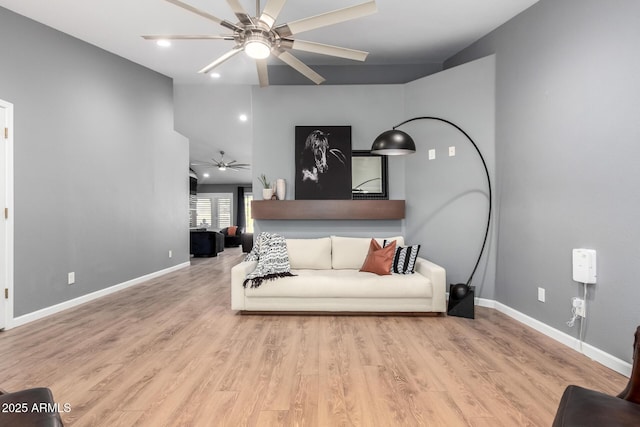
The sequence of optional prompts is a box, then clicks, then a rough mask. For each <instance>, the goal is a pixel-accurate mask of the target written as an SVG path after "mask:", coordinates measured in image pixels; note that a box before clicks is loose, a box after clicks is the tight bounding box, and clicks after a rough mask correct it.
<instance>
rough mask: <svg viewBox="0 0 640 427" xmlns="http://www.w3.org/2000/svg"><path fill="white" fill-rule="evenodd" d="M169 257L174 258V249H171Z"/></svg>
mask: <svg viewBox="0 0 640 427" xmlns="http://www.w3.org/2000/svg"><path fill="white" fill-rule="evenodd" d="M169 258H173V251H172V250H169Z"/></svg>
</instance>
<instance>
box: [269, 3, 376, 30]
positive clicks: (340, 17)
mask: <svg viewBox="0 0 640 427" xmlns="http://www.w3.org/2000/svg"><path fill="white" fill-rule="evenodd" d="M377 11H378V8H377V6H376V2H375V1H369V2H367V3H362V4H358V5H355V6H350V7H345V8H344V9H338V10H334V11H332V12H327V13H323V14H321V15H316V16H311V17H309V18H303V19H299V20H297V21H293V22H289V23H287V24H283V25H280V26H278V27H276V29H275V30H276V32H277V33H278V34H279V35H280V36H282V37H288V36H290V35H292V34H299V33H302V32H304V31H309V30H315V29H316V28H320V27H326V26H329V25H334V24H339V23H340V22H345V21H350V20H351V19H356V18H361V17H363V16H367V15H371V14H372V13H375V12H377Z"/></svg>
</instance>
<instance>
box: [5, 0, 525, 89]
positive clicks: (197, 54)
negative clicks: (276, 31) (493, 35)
mask: <svg viewBox="0 0 640 427" xmlns="http://www.w3.org/2000/svg"><path fill="white" fill-rule="evenodd" d="M184 1H185V2H187V3H190V4H191V5H193V6H195V7H198V8H200V9H203V10H205V11H207V12H209V13H211V14H213V15H215V16H217V17H219V18H223V19H226V20H229V21H231V22H237V19H236V18H235V16H234V15H233V13H232V12H231V9H230V7H229V5H228V4H227V2H226V1H225V0H184ZM364 1H365V0H322V1H310V0H289V1H288V2H287V3H286V4H285V6H284V8H283V10H282V12H281V14H280V16H279V17H278V21H277V22H278V24H281V23H285V22H289V21H293V20H296V19H301V18H305V17H308V16H314V15H318V14H321V13H324V12H328V11H332V10H335V9H341V8H343V7H347V6H352V5H355V4H359V3H363V2H364ZM536 1H537V0H482V1H478V0H404V1H401V0H377V1H376V4H377V6H378V13H376V14H374V15H370V16H367V17H364V18H360V19H357V20H353V21H348V22H345V23H342V24H337V25H333V26H330V27H325V28H322V29H317V30H313V31H308V32H305V33H302V34H300V35H299V36H298V37H297V38H299V39H303V40H310V41H315V42H320V43H326V44H332V45H338V46H344V47H349V48H354V49H359V50H365V51H369V52H370V55H369V57H368V58H367V61H366V63H367V64H416V63H441V62H442V61H444V60H445V59H447V58H448V57H449V56H451V55H452V54H454V53H456V52H458V51H459V50H461V49H463V48H464V47H466V46H468V45H469V44H470V43H472V42H473V41H475V40H477V39H478V38H480V37H482V36H483V35H485V34H487V33H488V32H490V31H491V30H493V29H494V28H496V27H498V26H499V25H501V24H502V23H504V22H506V21H507V20H509V19H510V18H512V17H513V16H515V15H516V14H518V13H520V12H522V11H523V10H525V9H527V8H528V7H530V6H531V5H533V4H534V3H536ZM265 2H266V0H262V1H261V7H264V4H265ZM241 3H242V4H243V5H244V7H245V10H247V11H248V12H249V13H254V12H255V7H256V2H255V1H254V0H241ZM0 6H2V7H5V8H7V9H10V10H13V11H14V12H17V13H19V14H21V15H24V16H27V17H29V18H32V19H34V20H36V21H38V22H41V23H43V24H46V25H48V26H50V27H53V28H55V29H57V30H60V31H62V32H65V33H67V34H70V35H72V36H75V37H77V38H79V39H82V40H84V41H87V42H89V43H91V44H94V45H96V46H99V47H101V48H103V49H105V50H107V51H110V52H113V53H115V54H117V55H120V56H122V57H124V58H127V59H129V60H131V61H133V62H136V63H139V64H142V65H144V66H146V67H148V68H151V69H153V70H156V71H158V72H160V73H162V74H165V75H167V76H169V77H172V78H173V79H174V80H175V81H176V82H177V83H203V82H204V83H207V84H210V82H211V80H212V79H211V78H210V77H208V76H206V75H201V74H198V73H197V71H198V70H200V69H201V68H202V67H204V66H205V65H207V64H209V63H210V62H211V61H213V60H214V59H215V58H217V57H219V56H220V55H222V54H223V53H225V52H226V51H228V50H229V49H230V48H231V47H232V46H233V45H234V42H232V41H222V40H206V41H174V43H173V46H172V47H170V48H160V47H158V46H156V44H155V43H154V42H152V41H145V40H143V39H142V38H141V37H140V36H141V35H143V34H225V33H226V34H229V33H230V31H229V30H227V29H225V28H223V27H221V26H219V25H218V24H216V23H214V22H212V21H209V20H207V19H205V18H202V17H200V16H198V15H195V14H193V13H190V12H188V11H186V10H184V9H181V8H179V7H177V6H175V5H173V4H171V3H168V2H166V1H163V0H135V1H131V0H46V1H43V0H0ZM297 56H299V57H300V58H301V59H304V61H305V62H306V63H307V64H309V65H323V64H324V65H327V64H340V65H350V64H354V62H352V61H349V60H346V59H336V58H331V57H327V56H324V55H316V54H302V53H300V54H299V55H297ZM272 61H273V63H274V64H279V60H277V59H276V60H272ZM356 63H357V62H356ZM217 71H219V72H220V73H221V74H222V77H221V78H220V79H219V80H217V83H218V84H257V74H256V71H255V66H254V63H253V61H251V60H249V59H248V58H246V57H245V55H236V56H235V57H234V58H232V59H231V60H229V61H228V62H227V63H225V64H223V65H222V66H221V67H220V68H219V70H217ZM327 83H331V82H330V81H328V82H327Z"/></svg>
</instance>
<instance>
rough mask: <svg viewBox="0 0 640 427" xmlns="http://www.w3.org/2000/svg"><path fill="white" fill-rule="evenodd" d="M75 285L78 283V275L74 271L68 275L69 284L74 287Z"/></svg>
mask: <svg viewBox="0 0 640 427" xmlns="http://www.w3.org/2000/svg"><path fill="white" fill-rule="evenodd" d="M74 283H76V273H75V272H74V271H72V272H70V273H69V274H68V275H67V284H69V285H73V284H74Z"/></svg>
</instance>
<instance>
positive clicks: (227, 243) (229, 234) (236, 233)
mask: <svg viewBox="0 0 640 427" xmlns="http://www.w3.org/2000/svg"><path fill="white" fill-rule="evenodd" d="M243 231H244V230H243V229H242V228H240V227H236V226H232V227H227V228H223V229H222V230H220V233H222V235H223V236H224V247H225V248H237V247H238V246H240V245H241V244H242V233H243Z"/></svg>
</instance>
